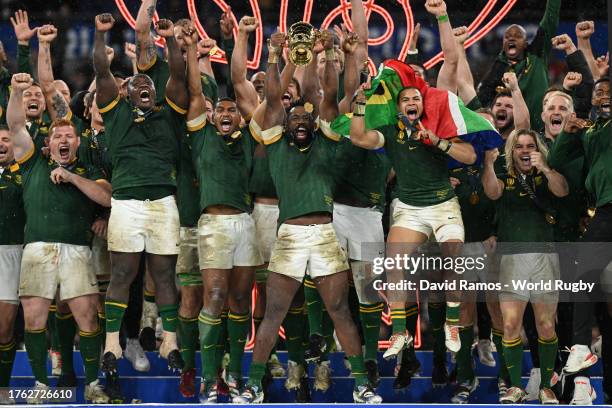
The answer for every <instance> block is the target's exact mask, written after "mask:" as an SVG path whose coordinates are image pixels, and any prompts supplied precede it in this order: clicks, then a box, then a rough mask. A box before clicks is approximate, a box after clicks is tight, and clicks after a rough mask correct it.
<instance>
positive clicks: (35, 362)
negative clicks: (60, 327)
mask: <svg viewBox="0 0 612 408" xmlns="http://www.w3.org/2000/svg"><path fill="white" fill-rule="evenodd" d="M24 341H25V346H26V351H27V352H28V359H29V360H30V367H32V374H34V378H35V379H36V381H38V382H41V383H43V384H46V385H49V378H48V377H47V329H41V330H26V331H25V334H24Z"/></svg>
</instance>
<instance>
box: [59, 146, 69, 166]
mask: <svg viewBox="0 0 612 408" xmlns="http://www.w3.org/2000/svg"><path fill="white" fill-rule="evenodd" d="M59 156H60V161H61V162H62V163H64V162H67V161H69V160H70V146H69V145H68V144H62V145H60V146H59Z"/></svg>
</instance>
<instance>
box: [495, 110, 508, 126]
mask: <svg viewBox="0 0 612 408" xmlns="http://www.w3.org/2000/svg"><path fill="white" fill-rule="evenodd" d="M507 120H508V112H506V111H505V110H499V111H497V112H495V125H496V126H497V127H498V128H501V127H503V126H504V125H505V124H506V122H507Z"/></svg>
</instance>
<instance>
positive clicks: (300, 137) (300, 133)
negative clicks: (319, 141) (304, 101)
mask: <svg viewBox="0 0 612 408" xmlns="http://www.w3.org/2000/svg"><path fill="white" fill-rule="evenodd" d="M314 128H315V122H314V118H313V117H312V113H310V112H307V111H306V109H305V108H304V107H303V106H300V105H298V106H295V107H294V108H293V109H291V110H290V111H289V115H288V116H287V130H288V132H289V133H290V134H292V135H293V140H294V141H295V143H296V144H298V146H303V145H306V144H308V143H309V142H310V140H311V139H312V134H313V132H314Z"/></svg>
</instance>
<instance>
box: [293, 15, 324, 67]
mask: <svg viewBox="0 0 612 408" xmlns="http://www.w3.org/2000/svg"><path fill="white" fill-rule="evenodd" d="M287 36H288V43H289V61H291V62H292V63H293V64H294V65H297V66H303V65H308V64H309V63H310V61H312V56H313V53H312V49H313V48H314V45H315V42H316V41H317V39H318V37H319V32H318V31H317V30H316V29H315V28H314V27H313V26H312V25H310V24H308V23H305V22H303V21H299V22H297V23H294V24H292V25H291V27H289V32H288V33H287Z"/></svg>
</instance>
